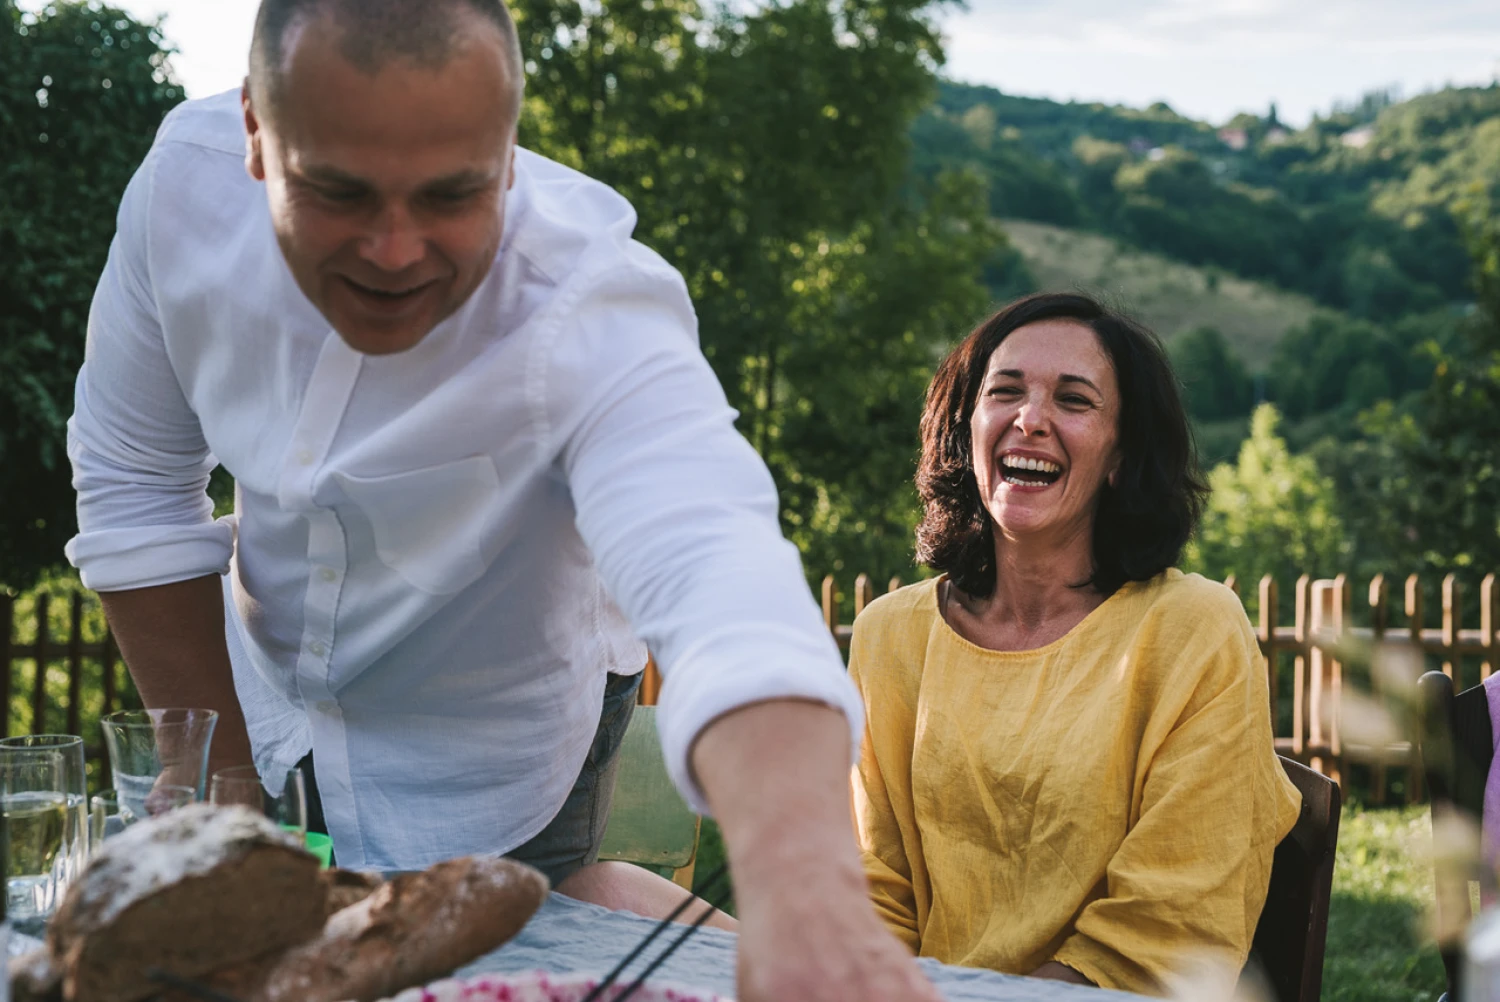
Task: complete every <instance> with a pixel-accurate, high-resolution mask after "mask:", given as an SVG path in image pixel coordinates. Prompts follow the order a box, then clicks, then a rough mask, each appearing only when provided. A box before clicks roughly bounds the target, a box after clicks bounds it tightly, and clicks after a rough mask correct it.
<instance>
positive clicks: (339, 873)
mask: <svg viewBox="0 0 1500 1002" xmlns="http://www.w3.org/2000/svg"><path fill="white" fill-rule="evenodd" d="M320 879H321V880H322V882H323V885H324V886H325V887H326V888H327V889H328V917H329V918H332V917H333V916H334V914H335V913H336V912H341V911H343V910H344V909H345V908H348V907H349V906H350V905H352V904H355V903H357V902H360V901H363V900H364V899H365V898H368V897H369V896H370V895H371V894H374V893H375V891H376V890H377V889H379V887H380V885H381V884H382V883H384V881H383V880H382V879H381V877H380V875H379V874H377V873H361V872H360V871H358V870H341V869H339V868H338V867H334V868H332V869H329V870H324V871H323V873H322V875H321V877H320Z"/></svg>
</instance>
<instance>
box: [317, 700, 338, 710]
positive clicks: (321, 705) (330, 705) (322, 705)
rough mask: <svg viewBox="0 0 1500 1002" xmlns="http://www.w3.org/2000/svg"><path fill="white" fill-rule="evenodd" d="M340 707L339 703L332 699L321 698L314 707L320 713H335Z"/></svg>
mask: <svg viewBox="0 0 1500 1002" xmlns="http://www.w3.org/2000/svg"><path fill="white" fill-rule="evenodd" d="M338 708H339V704H337V703H335V702H334V701H333V700H331V699H320V700H318V701H317V702H316V703H314V704H313V709H315V710H317V711H318V712H319V713H334V712H336V711H337V710H338Z"/></svg>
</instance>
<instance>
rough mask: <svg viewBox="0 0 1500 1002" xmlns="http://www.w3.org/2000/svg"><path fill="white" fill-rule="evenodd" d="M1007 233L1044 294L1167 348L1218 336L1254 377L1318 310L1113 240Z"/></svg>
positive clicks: (1022, 225) (1050, 230)
mask: <svg viewBox="0 0 1500 1002" xmlns="http://www.w3.org/2000/svg"><path fill="white" fill-rule="evenodd" d="M1002 225H1003V226H1004V228H1005V232H1006V234H1007V235H1008V236H1009V237H1010V240H1011V243H1012V244H1013V245H1014V246H1015V248H1016V250H1018V251H1020V253H1021V257H1022V258H1023V259H1024V260H1025V262H1026V267H1027V268H1028V270H1030V272H1031V275H1032V277H1033V278H1034V279H1035V284H1036V287H1037V289H1038V290H1039V291H1040V290H1049V291H1064V290H1070V289H1078V290H1081V291H1085V292H1088V293H1090V294H1093V295H1100V296H1103V297H1104V298H1106V299H1107V300H1108V301H1109V302H1111V303H1112V304H1115V305H1118V306H1121V307H1124V308H1125V309H1126V310H1127V311H1129V312H1130V313H1131V314H1132V315H1134V316H1136V317H1138V318H1139V319H1140V320H1141V321H1143V322H1144V323H1145V324H1147V325H1148V326H1149V327H1151V328H1152V329H1153V330H1155V331H1156V332H1157V333H1158V334H1159V335H1161V337H1162V338H1163V339H1164V340H1171V338H1172V336H1173V335H1175V334H1178V333H1180V332H1182V331H1186V330H1192V329H1193V328H1196V327H1213V328H1216V329H1217V330H1219V332H1220V333H1222V334H1223V335H1224V337H1225V339H1226V340H1228V342H1229V345H1230V347H1231V348H1232V349H1233V350H1234V352H1235V354H1236V355H1237V356H1239V358H1240V360H1241V361H1242V362H1244V363H1245V366H1246V368H1248V369H1250V370H1251V371H1253V372H1259V371H1263V370H1265V369H1266V368H1267V367H1268V366H1269V364H1270V361H1271V353H1272V349H1273V347H1274V346H1275V344H1276V342H1277V341H1278V340H1279V339H1280V338H1281V336H1282V334H1284V333H1285V332H1286V331H1287V330H1288V329H1289V328H1292V327H1297V326H1301V325H1302V324H1304V323H1306V322H1307V321H1308V320H1309V319H1310V318H1311V317H1312V315H1313V313H1314V312H1315V311H1316V310H1317V304H1315V303H1314V302H1313V301H1312V300H1311V299H1310V298H1309V297H1307V296H1304V295H1301V294H1298V293H1293V292H1285V291H1283V290H1281V289H1278V288H1276V287H1275V286H1272V285H1268V284H1266V283H1264V282H1255V281H1250V280H1247V279H1243V278H1238V277H1235V276H1233V275H1228V274H1225V273H1224V272H1222V271H1220V270H1219V269H1216V268H1197V267H1193V266H1192V265H1187V264H1182V263H1181V262H1179V261H1174V260H1172V259H1170V258H1166V257H1162V256H1161V255H1159V254H1152V253H1148V252H1146V251H1141V250H1139V249H1136V248H1133V247H1131V246H1129V245H1128V244H1122V243H1121V242H1120V241H1118V240H1116V239H1114V238H1112V237H1107V236H1102V235H1100V234H1097V233H1089V232H1085V231H1082V230H1074V229H1064V228H1063V227H1059V226H1052V225H1049V224H1047V223H1037V222H1030V221H1027V220H1021V219H1006V220H1003V221H1002Z"/></svg>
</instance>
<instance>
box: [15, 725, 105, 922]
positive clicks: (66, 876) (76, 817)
mask: <svg viewBox="0 0 1500 1002" xmlns="http://www.w3.org/2000/svg"><path fill="white" fill-rule="evenodd" d="M0 748H33V749H44V750H47V751H55V752H57V753H58V754H59V755H61V756H62V763H63V779H62V782H63V785H62V790H63V793H64V795H65V796H66V797H67V798H68V829H67V832H66V833H65V845H64V848H63V855H62V856H61V857H60V858H59V867H58V874H57V899H58V900H59V901H61V900H62V897H63V895H64V894H66V893H67V889H68V886H69V885H70V884H71V883H72V882H73V880H74V879H75V878H76V877H77V876H78V874H79V873H81V872H82V871H83V867H84V865H85V864H86V863H87V862H88V853H89V821H88V818H89V803H88V792H89V788H88V773H87V772H86V771H85V769H84V762H83V738H81V737H79V736H78V735H76V734H24V735H21V736H19V737H13V738H0Z"/></svg>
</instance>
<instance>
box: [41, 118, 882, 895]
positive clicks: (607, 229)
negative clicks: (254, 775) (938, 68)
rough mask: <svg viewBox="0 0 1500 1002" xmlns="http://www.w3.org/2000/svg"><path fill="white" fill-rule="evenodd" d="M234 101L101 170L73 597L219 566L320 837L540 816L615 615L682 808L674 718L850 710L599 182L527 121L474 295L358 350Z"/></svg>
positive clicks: (671, 323) (242, 653) (582, 721)
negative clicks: (299, 251)
mask: <svg viewBox="0 0 1500 1002" xmlns="http://www.w3.org/2000/svg"><path fill="white" fill-rule="evenodd" d="M241 121H242V119H241V115H240V106H239V99H238V96H237V92H231V93H226V94H222V95H219V96H216V97H213V98H208V99H206V100H201V101H192V102H188V103H186V104H183V105H181V106H179V107H178V108H177V109H175V110H174V111H173V112H172V113H171V114H170V115H169V116H167V119H166V121H165V122H164V123H163V124H162V127H161V130H160V132H159V134H158V135H157V139H156V142H155V145H154V146H153V147H152V149H151V152H150V154H149V155H148V156H147V158H146V160H145V162H144V163H143V164H142V165H141V167H140V168H139V169H138V170H137V172H136V174H135V177H134V178H133V179H132V180H131V182H130V186H129V188H128V189H127V190H126V192H125V197H124V200H123V202H122V204H121V206H120V214H119V228H118V232H117V234H116V236H115V239H114V243H113V245H112V246H111V248H110V254H109V262H108V264H107V265H106V267H105V270H104V274H103V276H102V277H101V278H100V281H99V287H98V290H97V292H96V293H95V297H94V303H93V308H92V311H91V313H90V315H89V331H88V349H87V353H86V356H85V361H84V365H83V369H82V371H81V372H80V373H79V376H78V384H77V393H76V402H75V412H74V415H73V419H72V420H71V421H70V422H69V425H68V432H69V436H68V452H69V456H70V457H71V459H72V461H73V465H74V484H75V486H76V487H77V489H78V521H79V534H78V536H77V537H75V538H74V539H73V540H72V542H71V543H69V545H68V556H69V558H70V559H71V560H72V561H73V563H74V564H75V565H76V566H77V567H78V568H79V570H80V571H81V572H82V576H83V580H84V583H85V584H86V585H88V586H89V587H90V588H94V589H97V590H100V591H117V590H123V589H130V588H141V587H147V586H151V585H160V584H166V583H170V582H173V581H181V580H187V579H190V578H194V577H199V576H202V575H205V574H212V573H223V574H226V579H225V580H226V584H225V593H226V611H227V614H228V615H227V617H226V618H227V622H228V626H227V634H228V640H229V648H230V658H231V662H232V664H233V667H234V681H235V688H236V691H237V692H238V695H239V698H240V702H241V703H242V705H243V707H244V711H245V717H246V721H247V723H248V725H249V730H250V738H251V743H252V745H253V747H254V751H255V758H256V763H257V764H258V765H259V766H260V767H261V769H262V770H263V771H264V770H270V769H273V768H286V767H289V766H291V765H293V764H295V763H296V762H297V760H298V759H299V758H301V757H302V756H303V755H304V754H305V753H306V752H307V751H308V750H309V749H311V750H312V751H313V753H314V757H315V760H316V762H317V770H318V783H319V787H320V791H321V793H322V796H323V802H324V809H325V812H326V815H327V819H328V823H329V831H330V834H331V835H332V836H333V838H334V844H335V847H336V850H337V852H338V855H339V860H340V862H341V863H343V864H345V865H349V866H353V867H364V868H381V869H410V868H416V867H425V866H427V865H429V864H431V863H433V862H435V861H437V860H440V859H444V858H447V857H451V856H455V855H460V854H467V853H486V852H490V853H493V852H507V851H509V850H511V849H513V848H515V847H516V846H519V845H521V844H522V843H524V842H525V841H526V840H527V839H529V838H530V837H531V836H533V835H535V834H536V833H537V832H539V831H540V830H541V829H542V828H543V827H544V826H545V825H546V824H547V822H548V821H550V820H551V818H552V816H553V815H554V814H555V813H556V812H557V810H558V808H559V807H560V806H561V805H562V803H563V800H564V798H565V797H566V795H567V793H568V791H569V789H570V788H571V787H572V784H573V782H574V781H575V779H576V778H577V777H578V773H579V770H580V768H581V766H582V764H583V761H584V758H585V755H586V754H587V752H588V748H589V745H590V743H591V741H592V739H593V736H594V731H595V728H596V726H597V721H598V717H599V709H600V703H601V699H602V693H603V687H604V680H605V673H606V672H607V671H613V672H618V673H629V672H636V671H639V670H640V669H641V667H642V666H643V663H644V661H645V657H646V654H645V648H644V647H643V646H642V644H641V642H640V640H637V639H636V637H637V636H639V637H640V638H641V639H643V640H644V641H645V642H646V645H649V647H650V649H651V651H652V652H653V653H654V655H655V656H656V658H657V661H658V663H659V664H660V665H661V668H662V672H663V676H664V679H665V682H664V686H663V692H662V696H661V707H660V711H659V714H660V715H659V718H658V719H659V726H660V730H661V736H662V742H663V745H664V750H665V752H666V757H667V763H668V767H669V769H670V770H671V772H672V775H673V777H674V779H675V780H676V782H677V784H678V786H679V788H680V789H681V790H682V791H683V793H684V794H685V795H686V796H688V798H689V799H690V800H691V801H692V802H693V803H694V805H695V807H697V808H698V809H700V810H703V809H704V804H703V802H702V799H701V796H700V795H699V794H698V791H696V790H695V789H693V787H692V784H691V782H690V781H689V778H688V775H689V774H688V760H687V756H688V748H689V746H690V744H691V743H692V741H693V739H694V737H695V736H696V735H697V734H698V732H699V731H700V730H701V729H702V728H703V727H705V726H706V725H708V724H709V723H710V722H711V721H712V720H713V719H714V718H716V717H718V716H720V715H721V714H723V713H725V712H726V711H728V710H731V709H733V708H735V707H738V706H742V705H745V704H747V703H751V702H756V701H760V700H765V699H769V698H777V697H801V698H807V699H812V700H816V701H820V702H824V703H828V704H830V705H833V706H836V707H839V708H841V709H842V710H843V711H844V713H845V714H846V716H847V717H848V719H849V722H850V725H851V735H852V736H857V735H858V733H859V729H860V727H861V711H860V705H859V700H858V696H857V694H856V693H855V691H854V689H853V687H852V686H851V685H850V684H849V682H848V680H847V678H846V677H845V675H844V671H843V667H842V664H841V662H840V659H839V656H838V651H837V648H836V647H835V646H834V642H833V639H832V638H831V637H830V636H829V633H828V631H827V629H826V628H825V627H824V626H823V624H822V620H821V618H820V616H819V613H818V610H817V607H816V605H815V604H814V602H813V599H812V596H811V594H810V592H809V591H808V588H807V585H806V583H805V581H804V579H803V577H802V571H801V564H800V561H799V559H798V555H797V552H796V550H795V548H794V547H792V546H791V544H789V543H788V542H786V541H785V540H784V539H783V538H782V537H781V534H780V531H779V528H778V525H777V510H776V494H775V488H774V485H773V483H772V481H771V478H770V476H769V475H768V473H767V471H766V469H765V467H764V465H763V464H762V463H761V462H760V460H759V458H758V457H757V456H756V455H755V453H754V451H753V450H752V449H751V448H750V447H749V446H748V445H747V444H746V442H745V441H744V439H743V438H741V437H740V436H739V434H738V433H737V432H736V431H735V430H734V426H733V420H734V412H733V410H731V409H730V407H729V406H728V404H727V402H726V401H725V398H724V395H723V392H722V390H721V389H720V387H719V385H718V383H717V382H716V381H715V379H714V376H713V373H712V370H710V368H709V367H708V364H707V362H706V361H705V360H704V358H703V356H702V354H701V352H700V351H699V349H698V344H697V322H696V319H695V317H694V314H693V310H692V305H691V303H690V301H689V299H688V294H687V290H686V287H685V285H684V283H683V281H682V279H681V277H680V276H679V275H678V274H677V272H676V271H675V270H674V269H672V268H671V267H670V266H668V265H667V264H666V263H665V262H664V261H663V260H662V259H661V258H659V257H658V256H657V255H655V254H654V253H652V252H651V251H650V250H648V249H646V248H645V247H643V246H642V245H641V244H639V243H636V242H635V241H633V240H632V239H631V236H630V234H631V231H632V229H633V228H634V225H635V214H634V212H633V210H632V209H631V208H630V206H629V204H628V203H627V202H626V201H625V200H624V199H622V198H621V197H620V196H619V195H617V194H616V193H615V192H613V191H612V190H610V189H609V188H607V187H606V186H604V185H602V184H600V183H598V182H596V181H593V180H590V179H589V178H586V177H584V176H583V175H581V174H578V173H576V172H574V171H571V170H568V169H567V168H564V167H562V166H560V165H558V164H555V163H552V162H550V161H548V160H545V159H543V158H542V157H539V156H536V155H535V154H532V153H528V152H525V151H521V152H520V153H519V154H518V157H517V179H516V183H515V186H514V188H512V190H511V192H510V194H509V196H508V197H507V220H506V233H505V235H504V239H503V243H502V246H501V251H500V253H499V254H498V255H497V257H496V260H495V263H494V265H493V267H492V268H491V270H490V273H489V275H488V277H487V278H486V279H485V280H484V282H483V283H482V284H481V285H480V287H479V289H478V290H477V291H476V292H475V293H474V295H473V297H472V298H471V299H470V300H469V301H468V302H467V303H465V305H464V306H463V307H462V308H461V309H460V310H459V311H458V312H457V313H456V314H455V315H454V316H452V317H450V318H449V319H447V320H446V321H444V322H443V323H442V324H440V325H439V326H438V327H437V328H436V329H434V330H433V331H432V333H430V334H429V335H428V336H427V337H426V338H425V339H424V340H423V341H422V342H421V343H420V344H418V345H417V346H416V347H414V348H412V349H411V350H409V351H407V352H404V353H402V354H398V355H391V356H365V355H361V354H359V353H357V352H355V351H353V350H352V349H351V348H349V347H348V346H347V345H346V344H345V343H344V342H343V340H342V339H340V338H339V336H338V335H337V334H336V333H335V332H334V331H333V330H332V329H330V327H329V326H328V323H327V321H326V320H325V319H324V318H323V316H322V315H321V314H320V313H318V311H317V310H316V309H315V308H314V307H313V306H312V304H311V303H310V302H309V301H308V300H307V299H306V298H305V297H304V296H303V294H302V293H301V291H300V290H299V289H298V288H297V286H296V284H295V283H294V281H293V279H292V276H291V273H290V272H289V270H288V269H287V265H286V262H285V260H284V258H283V257H282V255H281V252H280V250H279V248H278V246H277V244H276V240H275V237H274V235H273V232H272V227H271V221H270V217H269V213H268V209H267V201H266V195H265V192H264V191H263V189H262V188H261V186H260V185H259V184H258V183H256V182H254V181H253V180H251V178H250V177H249V176H248V175H247V174H246V172H245V168H244V137H243V133H242V131H241V130H242V125H241ZM220 463H222V464H223V465H224V467H225V468H226V469H228V470H229V472H230V473H232V474H233V475H234V477H235V481H236V486H237V493H236V499H235V511H236V514H235V515H234V516H231V517H229V518H225V519H221V520H219V521H217V522H216V521H214V520H213V519H212V509H211V505H210V502H209V500H208V498H207V496H206V494H205V491H204V488H205V485H206V483H207V479H208V475H209V472H210V471H211V470H212V469H213V468H214V466H215V465H216V464H220ZM632 626H633V627H634V631H632V629H631V627H632Z"/></svg>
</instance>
